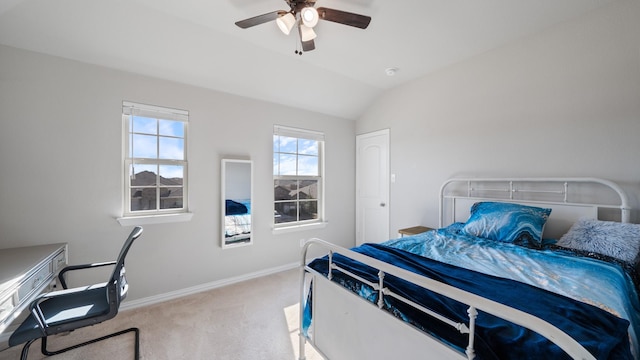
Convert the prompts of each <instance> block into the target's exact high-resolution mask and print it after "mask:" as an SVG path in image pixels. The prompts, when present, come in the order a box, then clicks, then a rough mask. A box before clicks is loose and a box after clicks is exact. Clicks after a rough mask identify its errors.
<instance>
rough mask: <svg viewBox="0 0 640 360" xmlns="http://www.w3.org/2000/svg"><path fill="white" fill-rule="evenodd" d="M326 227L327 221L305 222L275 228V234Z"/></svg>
mask: <svg viewBox="0 0 640 360" xmlns="http://www.w3.org/2000/svg"><path fill="white" fill-rule="evenodd" d="M325 227H327V223H326V222H321V223H313V224H305V225H292V226H283V227H277V228H273V234H274V235H278V234H285V233H290V232H296V231H305V230H315V229H324V228H325Z"/></svg>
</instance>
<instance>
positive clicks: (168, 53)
mask: <svg viewBox="0 0 640 360" xmlns="http://www.w3.org/2000/svg"><path fill="white" fill-rule="evenodd" d="M612 1H615V0H482V1H478V0H438V1H435V0H405V1H391V0H317V3H316V6H318V7H320V6H322V7H328V8H334V9H338V10H344V11H349V12H354V13H358V14H363V15H368V16H371V17H372V21H371V24H370V25H369V28H368V29H366V30H362V29H357V28H353V27H349V26H345V25H340V24H336V23H332V22H326V21H324V22H323V21H321V22H320V23H319V24H318V25H317V26H316V29H315V30H316V33H317V34H318V37H317V39H316V40H315V44H316V50H314V51H311V52H306V53H304V54H303V55H302V56H299V55H296V54H294V51H295V50H296V49H297V48H298V47H299V46H298V40H297V33H295V31H292V33H291V35H289V36H285V35H284V34H283V33H281V32H280V31H279V30H278V28H277V26H276V24H275V23H273V22H270V23H266V24H262V25H258V26H255V27H252V28H249V29H244V30H243V29H240V28H239V27H237V26H235V24H234V23H235V21H237V20H242V19H245V18H249V17H252V16H256V15H260V14H264V13H268V12H271V11H275V10H288V6H287V4H286V3H285V1H284V0H208V1H204V0H0V44H4V45H8V46H13V47H17V48H23V49H27V50H32V51H37V52H41V53H46V54H51V55H55V56H60V57H64V58H69V59H74V60H79V61H82V62H87V63H92V64H98V65H103V66H107V67H111V68H116V69H121V70H125V71H130V72H134V73H139V74H144V75H149V76H153V77H158V78H163V79H168V80H173V81H178V82H181V83H187V84H193V85H197V86H201V87H205V88H209V89H214V90H219V91H224V92H228V93H232V94H237V95H242V96H246V97H250V98H255V99H261V100H265V101H269V102H274V103H279V104H284V105H288V106H292V107H300V108H304V109H308V110H312V111H317V112H321V113H326V114H330V115H335V116H339V117H343V118H346V119H357V118H358V117H359V116H360V115H361V114H362V112H363V111H364V110H365V109H366V108H367V107H368V106H369V105H370V104H371V103H372V102H373V101H375V99H376V97H378V96H379V95H380V94H381V93H382V92H384V91H385V90H387V89H390V88H392V87H394V86H397V85H399V84H402V83H405V82H407V81H411V80H413V79H416V78H419V77H421V76H424V75H426V74H428V73H430V72H433V71H437V70H438V69H442V68H443V67H446V66H448V65H450V64H453V63H456V62H460V61H462V60H464V59H466V58H469V57H471V56H474V55H477V54H480V53H483V52H485V51H488V50H490V49H492V48H496V47H499V46H502V45H505V44H507V43H509V42H511V41H514V40H516V39H518V38H521V37H526V36H528V35H531V34H533V33H536V32H538V31H542V30H543V29H545V28H548V27H550V26H553V25H554V24H557V23H559V22H562V21H566V20H568V19H571V18H574V17H577V16H580V15H581V14H584V13H585V12H587V11H589V10H592V9H595V8H597V7H600V6H603V5H605V4H607V3H610V2H612ZM390 67H396V68H399V71H398V72H397V74H396V75H395V76H392V77H390V76H387V75H386V72H385V69H387V68H390Z"/></svg>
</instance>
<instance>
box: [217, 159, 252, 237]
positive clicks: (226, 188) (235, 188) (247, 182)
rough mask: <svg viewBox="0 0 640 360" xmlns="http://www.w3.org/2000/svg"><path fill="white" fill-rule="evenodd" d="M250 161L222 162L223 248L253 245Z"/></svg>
mask: <svg viewBox="0 0 640 360" xmlns="http://www.w3.org/2000/svg"><path fill="white" fill-rule="evenodd" d="M252 167H253V165H252V162H251V160H235V159H222V170H221V177H222V179H221V181H220V184H221V188H222V189H221V190H222V191H221V194H222V211H221V214H222V222H221V223H222V226H221V228H222V237H221V238H222V247H223V248H228V247H235V246H243V245H250V244H251V243H253V237H252V231H253V226H252V224H253V215H252V211H251V198H252V192H253V190H252V182H253V181H252Z"/></svg>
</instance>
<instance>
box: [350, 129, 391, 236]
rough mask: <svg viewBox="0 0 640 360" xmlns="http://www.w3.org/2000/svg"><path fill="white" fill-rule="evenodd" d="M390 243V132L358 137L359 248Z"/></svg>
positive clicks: (357, 208) (357, 224)
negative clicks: (387, 241) (366, 244)
mask: <svg viewBox="0 0 640 360" xmlns="http://www.w3.org/2000/svg"><path fill="white" fill-rule="evenodd" d="M388 239H389V129H385V130H380V131H376V132H372V133H368V134H362V135H358V136H356V245H360V244H363V243H365V242H373V243H379V242H383V241H386V240H388Z"/></svg>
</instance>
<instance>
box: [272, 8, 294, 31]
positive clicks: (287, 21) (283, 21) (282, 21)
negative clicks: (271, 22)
mask: <svg viewBox="0 0 640 360" xmlns="http://www.w3.org/2000/svg"><path fill="white" fill-rule="evenodd" d="M276 24H278V27H279V28H280V31H282V32H283V33H284V34H285V35H289V33H290V32H291V29H293V26H294V25H295V24H296V18H295V17H294V16H293V14H292V13H286V14H284V15H282V16H279V17H278V18H277V19H276Z"/></svg>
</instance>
